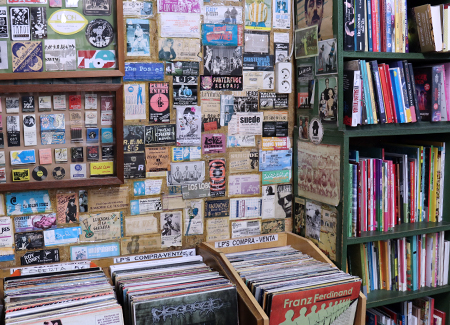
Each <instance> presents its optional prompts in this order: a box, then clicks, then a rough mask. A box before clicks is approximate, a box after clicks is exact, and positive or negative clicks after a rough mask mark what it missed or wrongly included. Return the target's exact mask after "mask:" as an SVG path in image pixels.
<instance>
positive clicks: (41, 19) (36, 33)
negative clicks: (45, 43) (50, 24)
mask: <svg viewBox="0 0 450 325" xmlns="http://www.w3.org/2000/svg"><path fill="white" fill-rule="evenodd" d="M30 10H31V36H32V38H33V39H35V40H40V39H43V38H47V10H46V8H45V7H31V8H30Z"/></svg>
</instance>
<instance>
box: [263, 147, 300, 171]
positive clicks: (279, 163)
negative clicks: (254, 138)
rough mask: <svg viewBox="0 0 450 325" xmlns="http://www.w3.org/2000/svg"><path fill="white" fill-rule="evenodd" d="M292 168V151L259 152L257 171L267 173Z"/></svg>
mask: <svg viewBox="0 0 450 325" xmlns="http://www.w3.org/2000/svg"><path fill="white" fill-rule="evenodd" d="M291 168H292V149H289V150H274V151H263V150H260V151H259V171H260V172H268V171H274V170H283V169H289V170H290V169H291Z"/></svg>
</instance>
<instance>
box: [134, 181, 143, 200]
mask: <svg viewBox="0 0 450 325" xmlns="http://www.w3.org/2000/svg"><path fill="white" fill-rule="evenodd" d="M143 195H145V182H144V181H137V182H134V196H143Z"/></svg>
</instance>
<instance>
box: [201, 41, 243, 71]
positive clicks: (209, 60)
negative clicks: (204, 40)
mask: <svg viewBox="0 0 450 325" xmlns="http://www.w3.org/2000/svg"><path fill="white" fill-rule="evenodd" d="M203 53H204V59H203V60H204V62H203V63H204V74H205V75H206V76H214V75H221V76H240V75H242V47H241V46H204V47H203Z"/></svg>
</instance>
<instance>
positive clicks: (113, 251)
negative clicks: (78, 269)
mask: <svg viewBox="0 0 450 325" xmlns="http://www.w3.org/2000/svg"><path fill="white" fill-rule="evenodd" d="M119 255H120V246H119V243H105V244H93V245H84V246H71V247H70V260H72V261H77V260H87V259H97V258H103V257H112V256H119Z"/></svg>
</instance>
